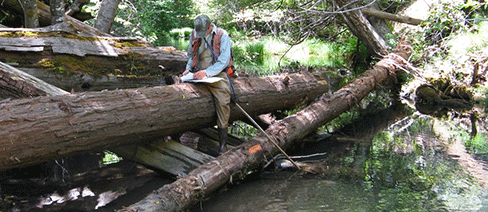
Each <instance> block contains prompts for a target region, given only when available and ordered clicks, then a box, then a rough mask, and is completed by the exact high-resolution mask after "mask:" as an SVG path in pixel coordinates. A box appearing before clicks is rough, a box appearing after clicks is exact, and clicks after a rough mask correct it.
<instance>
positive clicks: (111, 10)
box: [95, 0, 120, 34]
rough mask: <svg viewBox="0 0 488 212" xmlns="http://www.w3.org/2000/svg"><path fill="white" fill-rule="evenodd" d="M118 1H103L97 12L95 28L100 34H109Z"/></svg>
mask: <svg viewBox="0 0 488 212" xmlns="http://www.w3.org/2000/svg"><path fill="white" fill-rule="evenodd" d="M119 3H120V0H103V1H102V5H101V6H100V10H99V11H98V15H97V20H96V22H95V28H97V29H99V30H100V31H102V32H105V33H109V34H110V29H111V28H112V23H113V22H114V18H115V15H117V7H118V6H119Z"/></svg>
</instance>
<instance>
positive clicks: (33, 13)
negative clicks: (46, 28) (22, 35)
mask: <svg viewBox="0 0 488 212" xmlns="http://www.w3.org/2000/svg"><path fill="white" fill-rule="evenodd" d="M19 2H20V1H19ZM22 3H23V5H22V8H23V10H24V26H25V27H26V28H36V27H39V19H38V17H39V15H38V12H37V0H23V1H22Z"/></svg>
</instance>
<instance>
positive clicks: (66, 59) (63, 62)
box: [37, 55, 103, 75]
mask: <svg viewBox="0 0 488 212" xmlns="http://www.w3.org/2000/svg"><path fill="white" fill-rule="evenodd" d="M37 65H38V66H40V67H42V68H46V69H48V70H50V71H52V72H54V73H58V74H65V75H70V74H74V73H87V74H92V75H101V74H103V73H101V71H100V69H99V68H97V66H98V64H97V62H96V61H92V60H84V59H79V58H75V57H73V56H69V55H57V56H55V57H54V58H46V59H43V60H41V61H39V62H38V63H37Z"/></svg>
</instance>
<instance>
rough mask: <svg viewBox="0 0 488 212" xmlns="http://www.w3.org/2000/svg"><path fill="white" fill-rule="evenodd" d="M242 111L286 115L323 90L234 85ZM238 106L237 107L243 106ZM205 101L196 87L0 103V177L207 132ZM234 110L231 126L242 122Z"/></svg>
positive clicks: (274, 82) (269, 81)
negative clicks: (87, 154)
mask: <svg viewBox="0 0 488 212" xmlns="http://www.w3.org/2000/svg"><path fill="white" fill-rule="evenodd" d="M234 85H235V88H236V92H237V95H238V96H239V98H240V100H241V101H242V102H243V106H244V107H245V108H246V110H247V111H248V112H249V113H250V114H252V115H257V114H263V113H267V112H271V111H274V110H281V109H292V108H295V107H296V106H297V105H300V104H303V103H305V102H308V101H311V100H312V99H314V98H315V97H317V96H318V95H320V94H322V93H324V92H326V91H327V84H326V83H325V81H321V80H317V79H316V78H315V77H314V76H312V75H311V74H288V75H280V76H271V77H259V78H243V77H241V78H237V79H236V80H235V82H234ZM244 103H245V104H244ZM215 118H216V117H215V110H214V103H213V100H212V97H211V94H210V93H209V92H208V90H207V89H206V88H205V87H204V86H203V85H201V84H187V83H185V84H178V85H172V86H159V87H149V88H139V89H126V90H113V91H102V92H86V93H79V94H65V95H58V96H42V97H35V98H26V99H15V100H10V101H2V102H0V137H1V138H2V140H1V141H0V161H1V164H0V170H6V169H11V168H16V167H24V166H28V165H33V164H37V163H42V162H44V161H47V160H51V159H55V158H62V157H67V156H70V155H75V154H79V153H83V152H90V151H96V150H100V149H107V148H109V147H115V146H118V145H123V144H129V143H137V142H144V141H151V140H154V139H155V138H160V137H164V136H167V135H171V134H174V133H180V132H184V131H188V130H192V129H198V128H203V127H208V126H211V125H213V124H214V120H215ZM243 118H244V115H242V114H240V113H239V112H238V110H237V109H236V108H233V109H232V115H231V120H236V119H243Z"/></svg>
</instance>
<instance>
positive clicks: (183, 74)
mask: <svg viewBox="0 0 488 212" xmlns="http://www.w3.org/2000/svg"><path fill="white" fill-rule="evenodd" d="M188 73H190V71H189V70H188V69H186V70H185V71H183V73H182V74H181V76H185V75H187V74H188Z"/></svg>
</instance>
